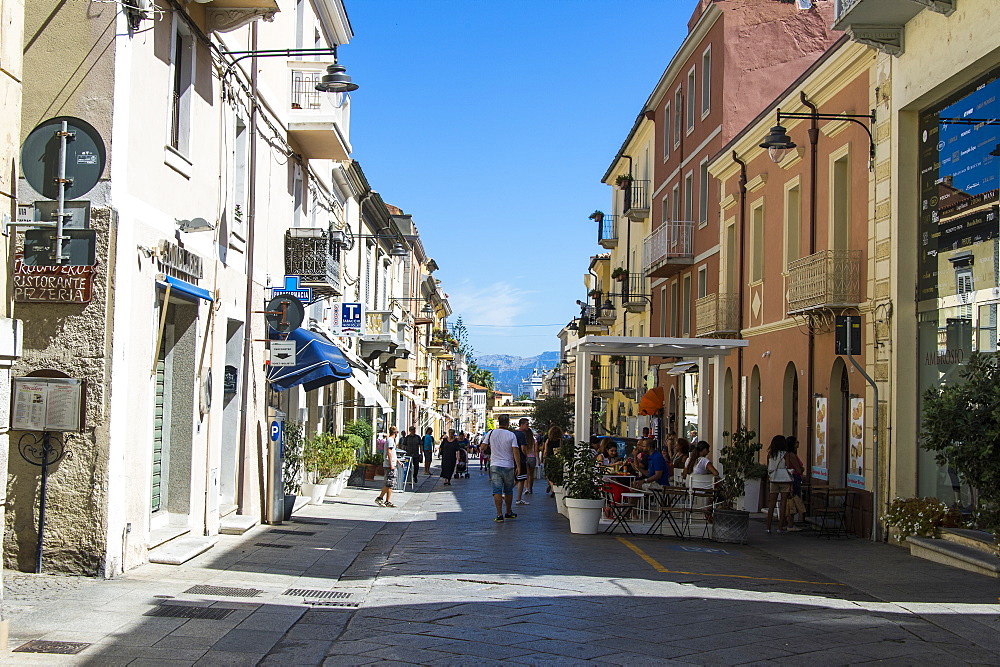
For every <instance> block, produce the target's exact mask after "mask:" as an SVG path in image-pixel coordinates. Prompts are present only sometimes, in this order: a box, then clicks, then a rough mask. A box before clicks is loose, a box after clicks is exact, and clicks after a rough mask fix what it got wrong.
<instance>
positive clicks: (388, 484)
mask: <svg viewBox="0 0 1000 667" xmlns="http://www.w3.org/2000/svg"><path fill="white" fill-rule="evenodd" d="M398 432H399V431H397V430H396V427H395V426H390V427H389V435H388V437H386V439H385V458H384V459H383V460H382V465H383V466H385V481H383V482H382V492H381V493H379V494H378V498H376V499H375V504H376V505H378V506H380V507H395V505H393V504H392V487H393V486H395V485H396V440H397V438H396V434H397V433H398Z"/></svg>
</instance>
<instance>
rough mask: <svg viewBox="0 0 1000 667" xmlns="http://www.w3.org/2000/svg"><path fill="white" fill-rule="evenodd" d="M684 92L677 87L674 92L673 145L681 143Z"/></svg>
mask: <svg viewBox="0 0 1000 667" xmlns="http://www.w3.org/2000/svg"><path fill="white" fill-rule="evenodd" d="M683 113H684V93H683V92H682V91H681V89H680V88H679V87H678V88H677V92H675V93H674V147H675V148H676V147H677V146H680V145H681V127H682V125H683V123H684V118H683V115H682V114H683Z"/></svg>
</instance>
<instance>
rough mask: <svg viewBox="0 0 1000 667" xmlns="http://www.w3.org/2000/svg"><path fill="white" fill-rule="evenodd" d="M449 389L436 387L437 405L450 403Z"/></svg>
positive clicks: (450, 394)
mask: <svg viewBox="0 0 1000 667" xmlns="http://www.w3.org/2000/svg"><path fill="white" fill-rule="evenodd" d="M452 393H453V392H452V390H451V387H438V389H437V401H438V403H450V402H451V399H452Z"/></svg>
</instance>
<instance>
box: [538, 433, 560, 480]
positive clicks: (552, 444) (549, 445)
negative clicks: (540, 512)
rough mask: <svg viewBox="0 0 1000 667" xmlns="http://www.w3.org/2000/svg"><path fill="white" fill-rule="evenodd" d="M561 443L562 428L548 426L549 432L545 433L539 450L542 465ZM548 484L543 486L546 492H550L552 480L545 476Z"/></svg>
mask: <svg viewBox="0 0 1000 667" xmlns="http://www.w3.org/2000/svg"><path fill="white" fill-rule="evenodd" d="M562 445H563V430H562V429H561V428H559V427H558V426H552V427H550V428H549V432H548V433H547V434H546V435H545V440H543V441H542V446H541V451H542V459H541V460H542V465H543V466H544V465H545V459H547V458H549V457H550V456H555V454H556V452H557V451H558V449H559V448H560V447H562ZM545 481H546V482H548V486H546V487H545V492H546V493H552V482H550V481H549V480H548V478H546V480H545Z"/></svg>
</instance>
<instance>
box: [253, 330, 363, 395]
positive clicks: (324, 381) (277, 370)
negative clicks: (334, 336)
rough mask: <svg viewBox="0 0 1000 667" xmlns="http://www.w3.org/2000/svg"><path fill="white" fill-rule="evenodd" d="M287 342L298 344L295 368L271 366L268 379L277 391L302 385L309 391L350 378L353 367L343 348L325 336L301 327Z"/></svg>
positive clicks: (268, 370)
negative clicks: (342, 350)
mask: <svg viewBox="0 0 1000 667" xmlns="http://www.w3.org/2000/svg"><path fill="white" fill-rule="evenodd" d="M286 340H291V341H295V365H294V366H268V368H267V379H268V380H269V381H270V382H271V387H272V388H273V389H274V390H275V391H284V390H286V389H291V388H292V387H297V386H299V385H302V386H303V387H304V388H305V390H306V391H312V390H313V389H318V388H319V387H322V386H324V385H328V384H330V383H332V382H339V381H340V380H346V379H347V378H349V377H350V376H351V372H352V369H351V364H350V362H348V361H347V359H346V358H345V357H344V354H343V353H342V352H341V351H340V348H339V347H337V346H336V345H334V344H333V343H331V342H330V341H328V340H327V339H326V338H323V336H320V335H319V334H315V333H313V332H311V331H309V330H308V329H302V328H301V327H300V328H298V329H295V330H294V331H292V332H291V333H290V334H288V338H287V339H286Z"/></svg>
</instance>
